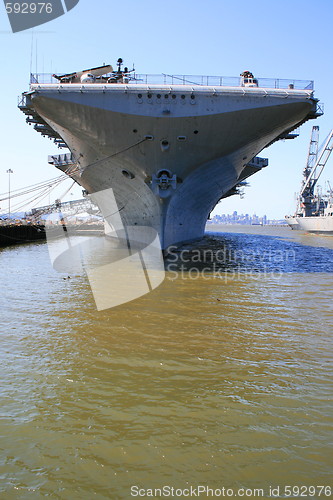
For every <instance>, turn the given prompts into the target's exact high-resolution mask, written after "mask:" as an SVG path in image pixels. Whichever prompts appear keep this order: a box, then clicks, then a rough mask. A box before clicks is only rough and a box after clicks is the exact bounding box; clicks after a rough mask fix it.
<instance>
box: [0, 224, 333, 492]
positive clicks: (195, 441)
mask: <svg viewBox="0 0 333 500" xmlns="http://www.w3.org/2000/svg"><path fill="white" fill-rule="evenodd" d="M256 231H257V233H259V231H260V228H257V229H256ZM276 231H277V233H276V235H275V236H274V235H273V234H272V235H271V236H267V235H266V236H263V235H262V234H235V233H233V234H232V233H231V232H229V233H228V234H223V235H216V234H210V235H208V236H206V238H205V239H204V240H202V241H201V242H199V244H198V246H197V247H196V248H198V249H199V250H200V252H201V253H200V256H199V253H195V252H194V249H193V248H191V247H189V246H185V247H183V248H182V249H180V250H179V251H178V252H175V253H174V254H173V255H172V254H171V256H170V255H169V260H168V262H167V267H169V270H167V272H166V279H165V280H164V282H163V283H162V285H161V286H159V287H158V288H156V289H155V290H153V291H152V292H151V293H150V294H147V295H145V296H143V297H141V298H139V299H137V300H134V301H132V302H129V303H127V304H124V305H122V306H119V307H116V308H113V309H109V310H104V311H100V312H98V311H96V309H95V305H94V301H93V297H92V293H91V290H90V288H89V283H88V281H87V278H86V277H85V275H84V274H82V275H76V276H75V275H73V276H71V277H70V278H68V276H67V275H66V276H65V275H61V274H58V273H56V271H54V270H53V269H52V267H51V265H50V263H49V260H48V252H47V245H46V244H45V243H38V244H30V245H23V246H20V247H8V248H6V249H4V250H1V253H0V259H1V263H2V266H1V268H2V283H3V293H2V295H1V299H0V306H1V311H2V315H1V346H2V354H1V379H2V396H1V410H2V411H1V413H2V420H1V424H0V427H1V435H2V438H1V447H2V449H3V452H2V459H1V460H2V474H1V485H0V491H1V492H2V493H3V495H4V497H6V498H30V497H31V498H44V497H46V496H50V497H52V496H54V497H55V498H63V499H67V498H70V499H76V498H80V499H87V500H88V499H91V498H98V499H118V498H119V499H125V498H131V486H133V485H134V486H135V485H138V486H140V488H146V489H147V488H161V487H163V486H164V485H170V486H171V487H175V488H186V487H189V486H191V485H192V486H193V487H196V486H198V485H208V486H209V487H211V488H215V489H216V488H222V487H226V488H227V487H228V488H233V489H234V491H236V489H237V488H240V487H245V488H262V489H263V490H264V491H265V494H264V495H262V496H263V497H264V498H268V497H269V487H270V486H273V487H275V486H277V485H280V486H281V487H282V486H284V485H307V486H310V485H328V484H329V481H330V479H331V472H332V454H331V448H330V441H331V436H332V430H333V429H332V407H331V402H330V401H331V395H332V366H333V364H332V361H333V360H332V358H333V349H332V347H333V345H332V342H333V341H332V330H333V314H332V295H333V292H332V290H333V275H332V271H333V265H332V262H333V258H332V257H333V249H332V244H331V239H329V238H326V239H325V238H317V237H315V236H309V237H307V239H306V241H305V243H307V244H306V245H304V244H301V242H300V241H299V240H298V241H295V240H291V239H290V233H291V232H290V233H289V232H288V231H287V230H286V229H278V230H276ZM291 234H292V236H293V237H294V236H295V235H294V234H293V233H291ZM277 236H280V237H277ZM281 236H282V238H281ZM286 236H289V238H288V237H286ZM297 238H300V236H297ZM303 243H304V242H303ZM221 249H224V253H222V252H220V253H217V252H218V251H219V250H221ZM210 250H211V252H210ZM181 251H183V254H182V258H183V261H185V260H187V259H188V258H189V255H191V257H192V260H191V261H190V262H180V260H179V256H180V252H181ZM202 255H205V259H206V262H203V259H202ZM211 255H215V261H214V258H213V260H212V262H210V263H209V265H208V266H207V265H206V264H207V261H208V260H209V259H210V258H211V257H210V256H211ZM200 259H201V261H200ZM194 260H196V261H197V262H196V263H194V262H193V261H194ZM221 261H223V262H222V264H221ZM214 263H215V264H217V267H218V269H219V272H218V273H217V272H216V273H215V274H216V275H213V273H211V276H210V277H209V272H208V271H205V272H202V271H203V269H204V267H209V266H210V267H212V266H213V265H214ZM183 264H184V265H185V264H186V266H188V268H187V271H188V273H187V274H186V269H185V268H184V269H183V270H182V268H181V265H183ZM170 266H172V267H171V268H170ZM200 266H201V267H200ZM221 266H224V270H225V272H224V273H223V272H222V271H221ZM217 267H216V269H217ZM194 268H195V269H197V271H193V269H194ZM191 269H192V270H191ZM216 269H215V271H216ZM177 273H178V274H177ZM64 278H66V279H64ZM133 491H134V490H133ZM135 491H137V490H135Z"/></svg>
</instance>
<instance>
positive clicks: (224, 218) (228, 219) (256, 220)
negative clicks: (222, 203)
mask: <svg viewBox="0 0 333 500" xmlns="http://www.w3.org/2000/svg"><path fill="white" fill-rule="evenodd" d="M208 223H210V224H244V225H246V224H249V225H251V224H262V225H266V224H272V223H274V224H284V223H285V220H284V219H268V217H267V215H266V214H265V215H257V214H255V213H254V214H252V215H250V214H243V213H242V214H238V212H237V210H235V211H234V212H233V213H232V214H223V213H222V214H215V215H213V216H212V217H210V219H209V221H208Z"/></svg>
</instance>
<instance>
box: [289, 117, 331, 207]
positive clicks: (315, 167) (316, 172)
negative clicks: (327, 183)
mask: <svg viewBox="0 0 333 500" xmlns="http://www.w3.org/2000/svg"><path fill="white" fill-rule="evenodd" d="M318 139H319V127H318V126H317V125H315V126H314V127H312V134H311V139H310V145H309V152H308V158H307V164H306V167H305V168H304V170H303V177H304V180H303V183H302V187H301V191H300V194H299V198H298V200H299V201H298V207H297V212H299V211H302V213H303V214H304V216H305V217H308V216H311V215H313V214H314V201H315V194H314V189H315V186H316V184H317V182H318V179H319V177H320V175H321V173H322V171H323V170H324V167H325V165H326V163H327V160H328V159H329V157H330V154H331V152H332V149H333V129H332V130H331V131H330V133H329V134H328V136H327V138H326V139H325V142H324V145H323V147H322V148H321V150H320V151H319V152H318ZM320 208H323V207H320V206H317V207H316V210H315V211H318V210H320Z"/></svg>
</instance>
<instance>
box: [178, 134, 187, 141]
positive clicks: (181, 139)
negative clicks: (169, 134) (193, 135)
mask: <svg viewBox="0 0 333 500" xmlns="http://www.w3.org/2000/svg"><path fill="white" fill-rule="evenodd" d="M186 139H187V137H186V135H179V136H178V137H177V141H179V142H184V141H186Z"/></svg>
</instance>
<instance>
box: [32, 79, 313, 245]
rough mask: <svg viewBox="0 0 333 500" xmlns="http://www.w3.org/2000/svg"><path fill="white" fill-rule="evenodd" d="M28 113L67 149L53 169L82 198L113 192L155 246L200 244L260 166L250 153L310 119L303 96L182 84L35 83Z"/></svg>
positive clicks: (307, 95) (126, 221)
mask: <svg viewBox="0 0 333 500" xmlns="http://www.w3.org/2000/svg"><path fill="white" fill-rule="evenodd" d="M25 106H26V108H29V109H32V110H33V112H34V113H35V114H36V113H37V115H38V117H40V118H41V119H42V122H43V123H44V124H45V127H46V128H49V129H50V130H52V131H54V132H55V133H56V135H57V137H60V138H61V139H62V140H63V141H64V143H66V145H67V146H68V147H69V149H70V150H71V152H72V155H73V157H74V161H75V167H68V165H62V166H60V167H59V168H61V169H62V170H63V171H66V173H68V175H70V176H71V177H73V178H74V179H75V180H76V181H77V182H78V183H79V184H80V185H82V186H83V187H84V188H85V189H86V190H87V191H88V193H93V192H98V191H102V190H105V189H108V188H112V189H113V192H114V195H115V198H116V201H117V205H118V209H119V214H120V216H121V220H122V224H123V225H124V226H133V225H138V226H149V227H153V228H155V229H156V230H157V231H158V233H159V235H160V240H161V245H162V248H167V247H169V246H170V245H173V244H177V243H179V242H183V241H186V240H192V239H195V238H198V237H200V236H202V235H203V233H204V229H205V224H206V221H207V218H208V216H209V213H210V212H211V211H212V209H213V208H214V207H215V205H216V204H217V202H218V201H219V200H220V199H221V198H223V197H226V196H229V195H231V194H234V192H235V187H236V186H237V185H239V183H241V182H242V181H243V180H244V179H246V178H247V177H249V176H250V175H252V174H254V173H256V172H258V171H259V170H260V169H261V168H262V167H263V166H266V165H267V161H266V160H264V159H260V158H256V155H257V154H258V153H259V152H260V151H261V150H262V149H263V148H265V147H266V146H268V145H269V144H271V143H272V142H274V141H275V140H276V139H278V138H280V137H283V136H284V134H287V133H288V132H289V131H290V130H293V129H294V128H295V127H297V126H298V125H299V124H301V123H303V122H304V121H306V120H307V119H309V118H314V117H315V116H316V100H315V99H314V98H313V94H312V92H311V91H308V90H294V89H292V90H281V89H262V88H248V89H244V88H240V87H207V86H196V87H190V86H188V85H172V86H170V85H155V86H153V85H149V86H148V85H143V84H141V85H138V84H132V85H131V84H128V85H124V84H109V85H101V84H91V85H85V86H83V85H80V84H67V85H66V84H65V85H64V84H63V85H59V84H56V85H55V84H52V85H50V84H45V85H43V84H35V85H32V86H31V92H30V93H29V95H27V96H26V103H25ZM26 114H28V113H26ZM48 135H49V134H48ZM118 219H119V217H118ZM115 229H117V227H116V228H115Z"/></svg>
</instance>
